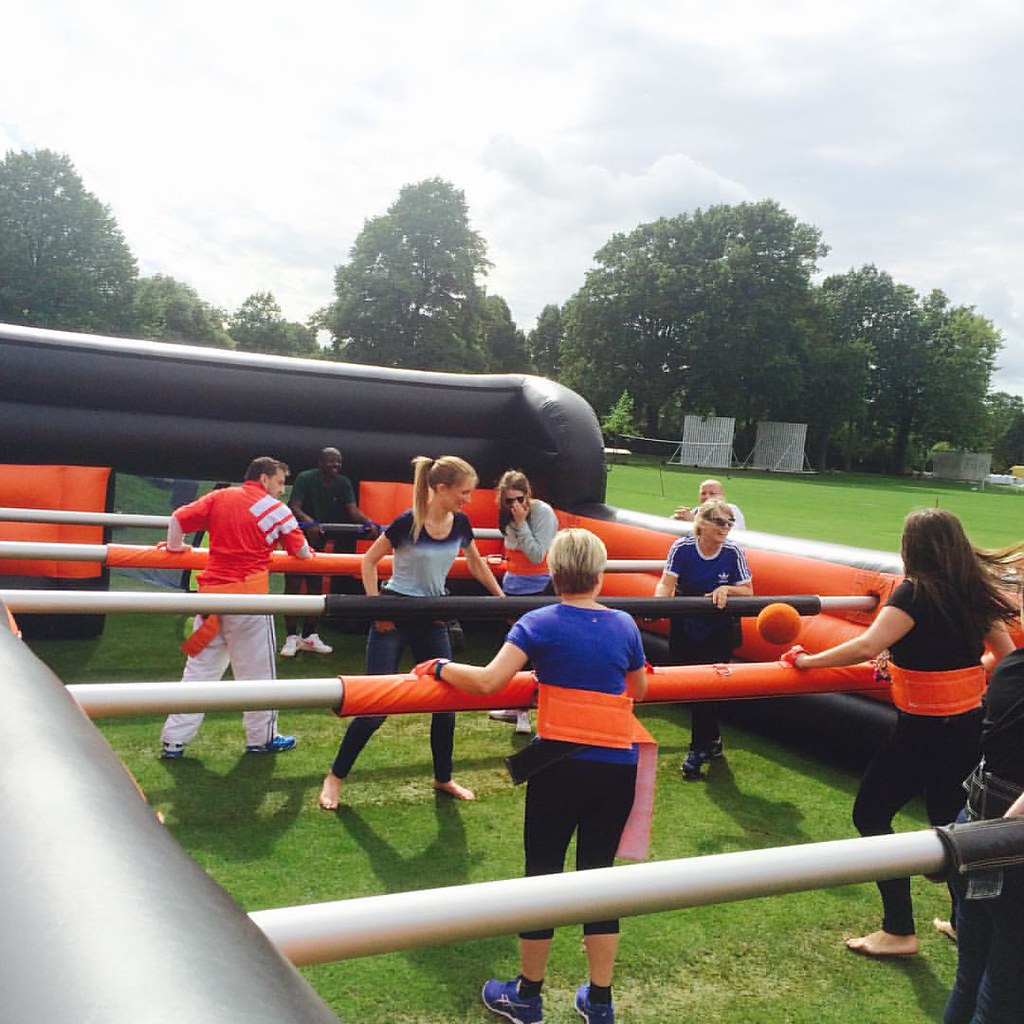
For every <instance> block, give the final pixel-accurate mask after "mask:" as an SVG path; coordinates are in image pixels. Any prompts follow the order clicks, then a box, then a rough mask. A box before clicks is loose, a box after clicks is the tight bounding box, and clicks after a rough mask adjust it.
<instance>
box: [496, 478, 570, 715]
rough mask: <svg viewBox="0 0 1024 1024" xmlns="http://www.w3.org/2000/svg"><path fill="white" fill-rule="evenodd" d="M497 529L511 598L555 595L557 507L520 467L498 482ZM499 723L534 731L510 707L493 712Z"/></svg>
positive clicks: (503, 583)
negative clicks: (536, 491) (552, 561)
mask: <svg viewBox="0 0 1024 1024" xmlns="http://www.w3.org/2000/svg"><path fill="white" fill-rule="evenodd" d="M497 490H498V529H499V530H501V533H502V536H503V538H504V540H505V558H506V565H507V568H506V570H505V577H504V579H503V580H502V581H501V588H502V590H503V591H504V592H505V593H506V594H508V595H509V596H510V597H512V596H515V597H536V596H539V595H541V594H552V593H554V590H553V589H552V586H551V573H550V572H549V571H548V562H547V554H548V548H550V547H551V542H552V541H553V540H554V539H555V534H556V533H557V532H558V519H557V518H556V517H555V511H554V509H553V508H552V507H551V506H550V505H549V504H547V502H544V501H541V500H540V499H539V498H535V497H534V496H533V491H532V490H531V488H530V481H529V478H528V477H527V476H526V474H525V473H523V472H521V471H520V470H518V469H510V470H508V471H507V472H506V473H503V474H502V477H501V479H500V480H499V481H498V488H497ZM490 717H491V718H493V719H494V720H495V721H498V722H515V725H516V732H517V733H523V734H524V735H526V734H528V733H530V732H532V731H533V730H532V729H531V727H530V713H529V712H528V711H516V710H515V709H511V708H510V709H507V710H500V711H492V712H491V713H490Z"/></svg>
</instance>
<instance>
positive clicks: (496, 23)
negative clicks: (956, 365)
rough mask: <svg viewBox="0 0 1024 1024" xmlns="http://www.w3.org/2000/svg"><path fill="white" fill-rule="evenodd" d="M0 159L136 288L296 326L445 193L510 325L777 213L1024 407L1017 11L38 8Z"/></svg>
mask: <svg viewBox="0 0 1024 1024" xmlns="http://www.w3.org/2000/svg"><path fill="white" fill-rule="evenodd" d="M5 36H6V38H7V39H8V40H9V41H11V40H16V41H17V43H16V45H9V46H8V47H7V48H6V50H5V57H4V62H3V64H2V65H0V88H2V89H3V95H4V97H5V102H4V106H3V110H2V111H0V145H3V146H4V147H5V148H15V149H21V148H42V147H47V148H51V149H56V150H59V151H62V152H65V153H67V154H68V155H69V156H70V157H71V158H72V160H73V161H74V162H75V164H76V166H77V167H78V169H79V171H80V173H81V174H82V176H83V178H84V179H85V181H86V184H87V186H88V187H89V188H90V189H91V190H92V191H93V192H95V193H96V195H97V196H99V198H100V199H101V200H103V201H104V202H105V203H107V204H108V205H110V207H111V208H112V210H113V212H114V215H115V216H116V217H117V219H118V222H119V224H120V225H121V227H122V229H123V231H124V232H125V235H126V237H127V239H128V242H129V244H130V245H131V247H132V249H133V251H134V252H135V253H136V255H137V256H138V257H139V260H140V263H141V267H142V270H143V272H144V273H153V272H157V271H159V272H163V273H168V274H172V275H173V276H175V277H178V278H180V279H183V280H185V281H188V282H189V283H190V284H192V285H193V286H194V287H196V288H197V289H198V290H199V292H200V294H202V295H203V296H204V297H205V298H207V299H208V300H210V301H212V302H215V303H217V304H219V305H222V306H224V307H226V308H228V309H234V308H236V307H237V306H238V305H239V303H240V302H241V301H242V300H243V299H244V298H245V296H246V295H248V294H250V293H251V292H253V291H257V290H270V291H273V292H274V293H275V295H276V296H277V298H278V300H279V301H280V302H281V305H282V307H283V308H284V310H285V313H286V314H287V315H288V316H289V317H292V318H294V319H300V320H301V319H305V318H306V317H307V316H308V315H309V314H310V313H312V312H313V311H314V310H315V309H316V308H318V307H319V306H320V305H322V304H323V303H325V302H327V301H329V300H330V298H331V293H332V286H333V270H334V266H335V265H336V264H337V263H339V262H342V261H344V260H345V259H346V258H347V253H348V250H349V248H350V246H351V244H352V242H353V240H354V239H355V237H356V235H357V233H358V231H359V230H360V228H361V226H362V224H363V222H364V220H365V219H366V218H368V217H372V216H375V215H377V214H379V213H382V212H383V211H384V210H385V209H386V208H387V206H388V205H390V203H391V202H393V201H394V199H395V198H396V197H397V194H398V190H399V188H400V187H401V186H402V185H403V184H405V183H408V182H412V181H417V180H420V179H422V178H424V177H428V176H432V175H441V176H442V177H445V178H447V179H449V180H450V181H452V182H453V183H454V184H455V185H456V186H457V187H459V188H461V189H464V190H465V192H466V196H467V200H468V202H469V205H470V213H471V217H472V219H473V223H474V226H475V227H476V228H477V230H479V231H480V232H481V233H482V234H483V236H484V238H485V239H486V240H487V242H488V243H489V249H490V256H491V259H492V260H493V262H494V264H495V267H494V270H493V272H492V274H491V275H490V277H489V279H488V282H487V284H488V287H489V288H490V290H491V291H493V292H497V293H499V294H502V295H503V296H504V297H505V298H506V299H507V300H508V302H509V305H510V307H511V309H512V312H513V315H514V316H515V317H516V318H517V320H519V322H520V323H521V325H522V326H524V327H527V328H529V327H530V326H531V323H532V320H533V318H534V317H535V316H536V314H537V313H538V312H539V310H540V308H541V307H542V306H543V305H544V304H546V303H548V302H559V303H561V302H564V301H565V300H566V299H567V298H568V297H569V296H570V295H571V294H572V292H573V291H575V290H576V288H578V287H579V285H580V284H581V283H582V281H583V278H584V275H585V273H586V270H587V268H588V267H589V266H590V263H591V257H592V255H593V253H594V252H595V250H596V249H598V248H599V247H600V246H601V245H602V244H603V243H604V242H605V241H607V239H608V237H609V236H610V234H611V233H613V232H615V231H629V230H631V229H632V228H633V227H635V226H636V225H637V224H638V223H640V222H642V221H644V220H650V219H653V218H656V217H658V216H662V215H673V214H676V213H680V212H684V211H686V210H692V209H693V208H695V207H697V206H707V205H709V204H711V203H715V202H736V201H741V200H745V199H750V200H758V199H761V198H766V197H771V198H773V199H776V200H778V201H779V202H780V203H782V205H783V206H785V207H786V209H788V210H789V211H790V212H791V213H793V214H794V215H795V216H797V217H799V218H800V219H802V220H806V221H809V222H811V223H814V224H816V225H817V226H818V227H819V228H821V230H822V232H823V234H824V238H825V241H826V242H828V243H829V244H830V245H831V246H832V255H831V256H830V257H829V258H828V259H827V261H825V264H824V269H826V270H829V271H834V270H845V269H847V268H849V267H851V266H860V265H862V264H864V263H875V264H877V265H878V266H880V267H882V268H883V269H885V270H887V271H889V272H890V273H891V274H892V275H893V276H894V277H895V278H897V280H901V281H906V283H908V284H911V285H912V286H913V287H915V288H916V289H918V290H919V291H922V292H926V291H929V290H931V289H932V288H935V287H938V288H942V289H943V290H944V291H946V293H947V294H948V295H949V297H950V298H951V300H952V301H953V302H955V303H958V304H973V305H975V306H976V307H977V308H978V311H979V312H980V313H982V314H984V315H986V316H988V317H989V318H990V319H992V320H993V321H994V322H995V323H996V325H997V326H998V327H1000V328H1001V329H1002V330H1003V332H1004V334H1005V336H1006V339H1007V349H1006V351H1005V352H1004V354H1003V357H1002V359H1001V360H1000V362H1001V365H1002V367H1003V369H1002V370H1001V371H1000V374H999V375H998V377H997V379H996V381H995V383H996V386H998V387H1002V388H1005V389H1007V390H1013V391H1017V392H1021V393H1024V324H1022V319H1024V317H1022V307H1024V274H1022V271H1024V266H1022V263H1024V248H1022V244H1021V240H1020V239H1021V230H1020V229H1021V223H1020V216H1019V215H1018V213H1017V200H1018V194H1019V182H1020V167H1021V165H1022V157H1024V153H1022V148H1024V132H1022V130H1021V128H1022V125H1021V105H1020V102H1019V99H1018V97H1019V96H1020V95H1021V93H1022V91H1024V89H1022V87H1024V81H1022V78H1024V73H1022V71H1021V62H1020V60H1019V52H1020V49H1021V43H1022V41H1024V40H1022V37H1024V9H1021V8H1020V6H1019V4H1015V3H1010V2H1007V0H977V2H976V3H973V4H969V5H966V4H963V3H961V2H959V0H928V2H925V0H905V2H904V3H902V4H899V5H893V4H891V3H889V2H883V0H866V2H864V3H861V4H857V5H848V4H842V5H840V4H822V3H820V2H811V0H767V2H764V0H762V2H754V0H724V2H720V3H719V4H716V5H708V4H706V3H696V2H694V0H637V2H634V3H631V4H628V5H626V4H621V3H612V2H610V0H573V2H565V3H560V4H557V5H552V4H545V3H541V2H540V0H524V2H522V3H520V4H518V5H515V6H514V7H505V8H496V7H494V6H493V5H489V4H480V3H477V2H471V0H451V2H448V0H445V2H443V3H441V4H433V5H426V4H420V3H414V2H412V0H393V2H392V3H389V4H386V5H374V6H372V7H371V6H370V5H369V4H355V3H349V4H337V3H329V2H327V0H308V2H305V3H300V4H293V5H290V6H287V7H284V8H282V7H280V6H279V5H271V4H268V3H265V2H256V3H250V4H245V5H243V4H241V3H231V2H228V0H221V2H219V3H216V2H215V3H213V4H209V3H200V2H199V0H183V2H181V3H179V4H176V5H173V6H170V7H166V6H164V7H160V6H155V7H154V6H153V5H143V4H131V3H128V2H125V0H96V2H94V3H92V4H90V5H88V6H85V7H83V6H81V5H77V6H76V5H73V4H71V3H70V2H69V0H39V2H37V3H35V4H20V5H16V7H15V8H14V10H13V11H11V12H8V14H7V15H6V18H5Z"/></svg>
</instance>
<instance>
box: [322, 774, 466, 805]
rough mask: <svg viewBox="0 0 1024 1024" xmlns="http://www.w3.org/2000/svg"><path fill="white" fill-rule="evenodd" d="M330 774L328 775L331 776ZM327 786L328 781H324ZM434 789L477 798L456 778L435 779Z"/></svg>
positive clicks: (463, 797)
mask: <svg viewBox="0 0 1024 1024" xmlns="http://www.w3.org/2000/svg"><path fill="white" fill-rule="evenodd" d="M329 777H330V776H328V778H329ZM324 785H325V786H326V785H327V783H326V782H324ZM434 789H436V790H437V791H438V792H439V793H447V794H448V795H449V796H450V797H454V798H455V799H456V800H475V799H476V793H474V792H473V790H471V789H467V788H466V787H465V786H460V785H459V784H458V783H457V782H456V781H455V780H454V779H449V780H448V781H447V782H438V781H437V779H434Z"/></svg>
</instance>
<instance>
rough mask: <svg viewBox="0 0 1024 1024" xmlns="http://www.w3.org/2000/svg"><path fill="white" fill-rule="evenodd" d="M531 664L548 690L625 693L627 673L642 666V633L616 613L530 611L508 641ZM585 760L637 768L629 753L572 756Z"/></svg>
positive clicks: (567, 608) (568, 608) (600, 750)
mask: <svg viewBox="0 0 1024 1024" xmlns="http://www.w3.org/2000/svg"><path fill="white" fill-rule="evenodd" d="M505 639H506V642H507V643H510V644H514V645H515V646H516V647H518V648H519V650H521V651H522V652H523V653H524V654H525V655H526V656H527V657H528V658H529V659H530V661H531V662H533V668H534V671H535V672H536V673H537V678H538V679H539V680H540V681H541V682H542V683H546V684H547V685H548V686H564V687H568V688H570V689H574V690H596V691H597V692H598V693H614V694H618V693H625V692H626V673H627V672H633V671H635V670H636V669H638V668H642V667H643V665H644V660H645V659H644V645H643V641H642V640H641V639H640V630H639V629H637V625H636V623H635V622H634V621H633V619H632V618H631V617H630V616H629V615H627V614H626V613H625V612H620V611H618V610H616V609H614V608H604V609H600V610H598V609H595V608H577V607H575V606H574V605H568V604H553V605H548V606H547V607H545V608H536V609H534V610H533V611H532V612H527V613H526V614H525V615H524V616H523V617H522V618H521V619H520V620H519V621H518V622H517V623H516V624H515V625H514V626H513V627H512V628H511V629H510V630H509V631H508V636H507V637H506V638H505ZM574 756H575V757H578V758H581V759H582V760H584V761H606V762H609V763H611V764H636V762H637V752H636V746H635V745H634V746H633V747H632V748H631V749H630V750H617V749H615V748H613V747H590V748H589V749H587V750H585V751H583V752H582V753H580V754H576V755H574Z"/></svg>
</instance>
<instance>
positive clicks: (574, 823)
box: [519, 757, 636, 939]
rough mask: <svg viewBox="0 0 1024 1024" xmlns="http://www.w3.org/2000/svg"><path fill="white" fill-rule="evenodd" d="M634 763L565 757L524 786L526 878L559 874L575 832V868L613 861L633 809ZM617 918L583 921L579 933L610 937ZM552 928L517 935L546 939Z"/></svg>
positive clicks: (617, 927)
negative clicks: (581, 931) (611, 762)
mask: <svg viewBox="0 0 1024 1024" xmlns="http://www.w3.org/2000/svg"><path fill="white" fill-rule="evenodd" d="M635 788H636V765H635V764H608V763H606V762H603V761H584V760H581V759H580V758H573V757H567V758H566V759H565V760H564V761H559V762H557V763H556V764H553V765H550V766H549V767H547V768H545V769H544V770H543V771H540V772H538V773H537V774H536V775H534V776H533V777H532V778H531V779H530V781H529V782H528V783H527V784H526V820H525V823H524V827H523V848H524V850H525V852H526V875H527V877H528V878H529V877H533V876H535V875H556V874H560V873H561V872H562V871H563V870H565V852H566V850H567V849H568V848H569V841H570V840H571V839H572V835H573V832H575V833H576V870H577V871H585V870H587V869H588V868H607V867H611V865H612V864H613V863H614V861H615V851H616V850H617V849H618V846H619V839H620V838H621V836H622V830H623V828H625V825H626V821H627V819H628V818H629V812H630V811H631V810H632V809H633V794H634V790H635ZM618 930H619V922H618V920H612V921H589V922H587V923H586V924H584V925H583V934H584V935H613V934H615V933H616V932H618ZM554 934H555V930H554V929H553V928H540V929H537V930H536V931H530V932H520V933H519V936H520V938H523V939H550V938H551V936H552V935H554Z"/></svg>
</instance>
